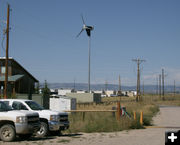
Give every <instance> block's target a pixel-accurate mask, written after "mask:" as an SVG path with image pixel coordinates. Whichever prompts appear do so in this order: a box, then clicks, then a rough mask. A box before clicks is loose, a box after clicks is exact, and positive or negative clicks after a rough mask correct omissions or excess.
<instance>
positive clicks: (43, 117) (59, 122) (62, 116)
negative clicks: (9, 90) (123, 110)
mask: <svg viewBox="0 0 180 145" xmlns="http://www.w3.org/2000/svg"><path fill="white" fill-rule="evenodd" d="M3 101H5V102H6V103H7V104H8V105H10V106H11V107H12V108H13V109H15V110H29V111H34V112H37V113H39V118H40V123H41V127H40V129H39V131H38V132H37V136H38V137H44V136H46V135H48V133H49V131H53V132H57V133H60V132H61V131H62V130H66V129H68V128H69V120H68V113H65V112H58V111H52V110H47V109H44V108H43V107H42V106H40V105H39V104H38V103H36V102H35V101H33V100H25V99H5V100H3Z"/></svg>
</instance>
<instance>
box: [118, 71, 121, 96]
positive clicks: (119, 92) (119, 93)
mask: <svg viewBox="0 0 180 145" xmlns="http://www.w3.org/2000/svg"><path fill="white" fill-rule="evenodd" d="M118 95H121V78H120V75H119V91H118Z"/></svg>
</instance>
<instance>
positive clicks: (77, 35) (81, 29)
mask: <svg viewBox="0 0 180 145" xmlns="http://www.w3.org/2000/svg"><path fill="white" fill-rule="evenodd" d="M83 30H84V29H81V31H80V32H79V34H78V35H77V36H76V38H77V37H79V35H80V34H81V33H82V31H83Z"/></svg>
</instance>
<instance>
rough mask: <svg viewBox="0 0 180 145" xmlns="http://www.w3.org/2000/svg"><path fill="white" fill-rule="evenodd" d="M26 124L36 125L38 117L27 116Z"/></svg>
mask: <svg viewBox="0 0 180 145" xmlns="http://www.w3.org/2000/svg"><path fill="white" fill-rule="evenodd" d="M27 119H28V123H38V122H39V117H38V116H27Z"/></svg>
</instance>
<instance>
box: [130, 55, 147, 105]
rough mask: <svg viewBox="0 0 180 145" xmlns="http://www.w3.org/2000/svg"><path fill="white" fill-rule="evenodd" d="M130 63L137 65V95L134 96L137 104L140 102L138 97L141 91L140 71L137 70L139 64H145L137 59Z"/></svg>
mask: <svg viewBox="0 0 180 145" xmlns="http://www.w3.org/2000/svg"><path fill="white" fill-rule="evenodd" d="M132 61H134V62H136V63H137V86H136V91H137V94H136V102H138V101H139V100H140V96H141V90H140V69H139V66H140V64H141V63H142V62H145V60H142V59H139V58H137V59H132Z"/></svg>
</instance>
